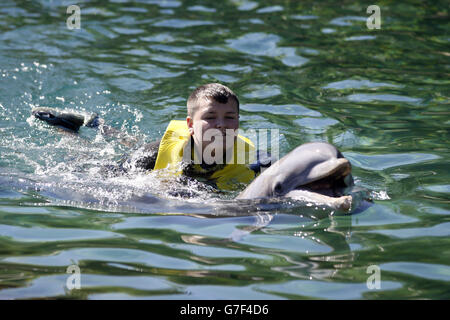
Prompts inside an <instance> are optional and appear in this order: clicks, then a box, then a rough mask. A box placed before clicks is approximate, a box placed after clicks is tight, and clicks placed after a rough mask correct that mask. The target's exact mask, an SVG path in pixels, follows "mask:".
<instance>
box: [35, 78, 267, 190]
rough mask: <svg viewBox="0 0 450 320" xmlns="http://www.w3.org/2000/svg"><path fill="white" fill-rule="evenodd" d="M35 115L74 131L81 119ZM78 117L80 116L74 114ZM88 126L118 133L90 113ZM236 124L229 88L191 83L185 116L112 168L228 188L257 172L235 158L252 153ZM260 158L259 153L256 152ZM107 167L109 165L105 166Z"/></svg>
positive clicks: (235, 106) (255, 167)
mask: <svg viewBox="0 0 450 320" xmlns="http://www.w3.org/2000/svg"><path fill="white" fill-rule="evenodd" d="M33 114H34V116H35V117H37V118H39V119H41V120H44V121H46V122H48V123H51V124H53V125H61V126H63V127H65V128H68V129H71V130H73V131H77V130H78V128H79V127H80V126H81V125H82V124H83V123H84V121H81V120H80V119H78V120H76V119H77V115H73V114H62V115H55V114H54V110H51V109H45V108H36V109H34V110H33ZM78 117H79V116H78ZM85 125H86V126H88V127H99V128H100V130H102V133H104V134H108V135H110V134H111V133H112V134H116V133H118V131H116V130H115V129H113V128H110V127H108V126H106V125H104V124H103V120H102V119H99V118H93V119H90V120H89V121H86V124H85ZM238 128H239V99H238V98H237V96H236V95H235V94H234V93H233V91H231V90H230V89H229V88H228V87H226V86H224V85H221V84H218V83H210V84H206V85H203V86H200V87H198V88H196V89H195V90H194V91H193V92H192V94H191V95H190V97H189V99H188V101H187V117H186V121H181V120H172V121H171V122H170V123H169V125H168V127H167V129H166V132H165V133H164V136H163V137H162V139H161V140H160V141H156V142H152V143H149V144H147V145H145V146H144V147H142V148H141V149H140V150H139V151H138V152H137V153H135V154H134V155H133V156H132V157H130V158H128V159H126V160H125V161H122V162H121V164H120V165H119V168H114V169H115V170H114V171H117V169H119V170H120V171H126V170H127V169H129V168H130V167H137V168H141V169H144V170H160V169H164V170H166V171H165V172H168V173H169V174H172V175H180V174H183V175H185V176H188V177H193V178H196V179H201V180H206V181H208V182H209V183H210V184H213V185H214V186H215V187H217V188H219V189H223V190H233V189H236V188H238V187H240V185H241V184H248V183H250V182H251V181H252V180H253V179H254V178H255V176H256V175H257V174H258V173H259V172H260V171H261V167H262V166H269V165H270V161H267V160H270V159H268V158H267V157H266V159H264V160H265V161H264V162H265V163H267V162H269V163H267V164H266V165H262V164H261V162H256V163H254V164H252V165H246V163H245V162H244V163H242V162H243V161H239V159H245V158H250V159H251V156H249V154H252V152H255V148H254V146H253V144H252V142H251V141H250V140H248V139H246V138H244V137H242V136H240V135H238V134H237V129H238ZM258 158H259V155H258ZM110 169H111V168H110Z"/></svg>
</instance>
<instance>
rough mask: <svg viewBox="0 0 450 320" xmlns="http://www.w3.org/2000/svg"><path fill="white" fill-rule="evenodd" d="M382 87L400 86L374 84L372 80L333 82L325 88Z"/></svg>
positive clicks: (382, 83)
mask: <svg viewBox="0 0 450 320" xmlns="http://www.w3.org/2000/svg"><path fill="white" fill-rule="evenodd" d="M381 87H393V88H399V87H401V86H400V85H395V84H390V83H384V82H373V81H370V80H350V79H348V80H342V81H336V82H331V83H329V84H327V85H326V86H323V87H322V88H324V89H336V90H339V89H361V88H381Z"/></svg>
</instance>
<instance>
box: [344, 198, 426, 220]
mask: <svg viewBox="0 0 450 320" xmlns="http://www.w3.org/2000/svg"><path fill="white" fill-rule="evenodd" d="M417 221H418V219H416V218H413V217H410V216H407V215H404V214H401V207H398V206H393V205H388V204H382V205H381V204H378V203H376V204H375V205H373V206H371V207H370V208H368V209H367V210H365V211H364V212H361V213H359V214H357V215H353V216H352V225H354V226H376V225H389V224H400V223H413V222H417Z"/></svg>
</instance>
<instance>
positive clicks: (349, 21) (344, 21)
mask: <svg viewBox="0 0 450 320" xmlns="http://www.w3.org/2000/svg"><path fill="white" fill-rule="evenodd" d="M353 21H359V22H364V26H365V22H366V21H367V17H358V16H345V17H339V18H334V19H333V20H331V21H330V24H332V25H335V26H341V27H346V26H352V25H353Z"/></svg>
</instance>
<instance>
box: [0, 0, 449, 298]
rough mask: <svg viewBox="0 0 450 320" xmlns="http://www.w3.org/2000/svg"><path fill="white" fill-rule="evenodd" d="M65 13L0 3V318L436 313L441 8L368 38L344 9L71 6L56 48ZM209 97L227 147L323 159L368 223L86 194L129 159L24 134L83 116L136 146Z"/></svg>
mask: <svg viewBox="0 0 450 320" xmlns="http://www.w3.org/2000/svg"><path fill="white" fill-rule="evenodd" d="M71 4H73V3H72V1H57V0H54V1H50V0H47V1H19V0H17V1H10V0H6V1H2V3H1V4H0V153H1V158H0V299H28V298H76V299H79V298H81V299H141V298H143V299H422V298H425V299H448V298H450V285H449V284H450V249H449V248H450V241H449V235H450V219H449V217H450V215H449V214H450V206H449V202H450V201H449V198H450V197H449V193H450V182H449V181H450V180H449V170H448V169H449V157H448V156H449V153H448V142H449V138H450V135H449V127H450V121H449V120H450V117H449V83H450V81H449V72H450V70H449V66H450V58H449V56H450V53H449V40H450V36H449V30H450V29H449V19H448V3H447V2H446V1H428V2H416V1H409V2H407V1H402V2H401V3H399V2H394V1H383V2H379V3H377V4H378V5H379V6H380V8H381V19H382V20H381V21H382V22H381V29H379V30H368V29H367V27H366V19H367V17H368V16H369V14H367V13H366V8H367V6H368V4H367V3H364V2H352V3H347V2H344V3H339V4H337V3H335V2H328V1H320V2H317V3H314V2H310V1H302V2H300V1H288V0H285V1H281V0H280V1H256V0H255V1H245V0H228V1H181V0H180V1H176V0H165V1H163V0H161V1H157V0H153V1H136V2H132V3H127V2H126V1H122V0H114V1H109V2H106V1H77V4H78V5H79V6H80V8H81V29H79V30H69V29H68V28H67V27H66V19H67V18H68V16H69V15H68V14H67V13H66V9H67V7H68V6H69V5H71ZM213 81H218V82H221V83H224V84H226V85H228V86H229V87H230V88H232V89H233V90H234V91H235V92H236V93H237V94H238V96H239V97H240V100H241V123H240V125H241V127H242V128H243V129H250V128H277V129H279V131H280V134H281V137H280V153H281V154H285V153H287V152H289V151H290V150H292V149H293V148H295V147H296V146H297V145H299V144H301V143H305V142H308V141H328V142H330V143H333V144H334V145H336V146H337V147H338V148H339V149H340V150H341V151H343V153H344V155H345V156H346V157H347V158H348V159H350V161H351V162H352V165H353V175H354V178H355V182H356V185H357V186H360V187H363V188H367V189H368V190H370V191H371V195H372V196H373V197H374V199H375V200H374V204H373V205H372V206H370V207H368V208H365V209H363V210H361V212H359V213H354V214H352V215H343V214H341V215H336V214H331V213H330V212H322V210H321V209H315V208H302V207H299V206H295V205H294V206H291V205H289V204H288V205H286V206H282V207H278V208H276V209H271V208H268V207H264V206H262V207H258V206H253V207H252V206H249V207H248V208H239V207H236V206H233V203H232V201H231V203H227V204H226V205H223V204H220V201H222V200H224V199H229V198H232V197H233V196H234V194H231V195H214V194H209V193H207V192H206V193H201V192H200V193H199V195H198V197H196V198H193V199H191V200H183V199H178V198H176V197H166V195H165V194H163V192H162V191H161V190H162V185H163V184H162V182H161V181H158V179H156V178H155V177H154V176H153V175H143V174H136V175H132V176H129V175H128V176H123V177H118V178H110V179H104V180H102V179H100V178H99V175H98V169H99V168H100V167H101V166H102V165H104V164H108V163H114V161H117V160H118V159H120V157H121V155H122V154H124V153H127V152H131V151H132V150H131V148H129V147H126V146H123V145H122V144H120V143H118V142H117V141H116V140H114V139H109V140H108V139H105V138H103V137H102V136H101V135H99V134H98V132H97V131H95V130H93V129H88V128H83V129H82V130H81V132H80V134H79V135H78V136H73V135H69V134H64V133H62V132H59V131H58V130H56V129H55V128H51V127H49V126H48V125H45V124H42V123H38V122H37V121H35V120H34V119H32V118H31V117H30V111H31V108H32V107H33V106H37V105H44V106H51V107H57V108H72V109H75V110H77V111H79V112H98V113H99V114H100V115H101V116H102V117H103V118H104V119H105V120H106V121H107V122H108V123H109V124H111V125H113V126H115V127H116V128H120V129H122V130H123V131H125V132H128V133H129V134H130V135H134V136H137V137H138V138H139V139H140V142H142V143H143V142H147V141H152V140H155V139H157V138H159V137H161V135H162V133H163V132H164V129H165V127H166V125H167V123H168V122H169V120H171V119H183V118H184V117H185V114H186V107H185V103H186V98H187V97H188V95H189V93H190V92H191V91H192V90H193V89H194V88H195V87H196V86H198V85H201V84H204V83H207V82H213ZM73 264H76V265H78V266H79V268H80V271H81V289H73V290H69V289H68V288H67V286H66V282H67V279H68V277H69V276H70V275H69V274H68V273H66V271H67V268H68V266H70V265H73ZM371 265H375V266H378V267H379V268H380V275H381V281H380V286H381V287H380V288H379V289H377V288H375V289H369V287H368V286H367V283H366V281H367V279H368V277H369V276H370V275H371V274H370V273H367V270H368V268H369V266H371Z"/></svg>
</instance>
